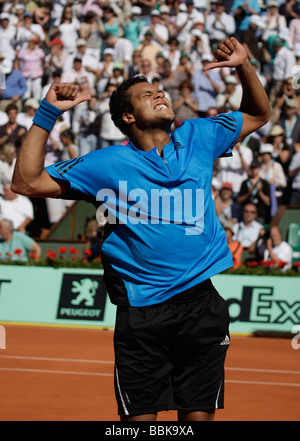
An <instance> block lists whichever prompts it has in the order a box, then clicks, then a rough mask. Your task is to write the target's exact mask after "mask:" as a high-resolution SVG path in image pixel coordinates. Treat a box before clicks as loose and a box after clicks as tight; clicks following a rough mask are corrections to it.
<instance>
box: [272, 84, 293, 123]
mask: <svg viewBox="0 0 300 441" xmlns="http://www.w3.org/2000/svg"><path fill="white" fill-rule="evenodd" d="M291 99H297V93H296V89H295V88H294V87H293V77H292V76H289V77H288V78H285V79H284V81H283V83H282V86H281V88H280V90H279V92H278V94H277V95H276V98H275V103H274V107H273V116H272V120H273V121H274V123H276V124H277V121H278V120H279V119H284V118H286V116H287V114H286V102H287V101H288V100H291Z"/></svg>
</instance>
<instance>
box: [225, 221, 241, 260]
mask: <svg viewBox="0 0 300 441" xmlns="http://www.w3.org/2000/svg"><path fill="white" fill-rule="evenodd" d="M223 227H224V230H225V232H226V240H227V245H228V248H229V249H230V251H231V255H232V260H233V268H234V269H237V268H239V267H240V266H241V262H242V255H243V251H244V249H243V247H242V245H241V244H240V242H239V241H237V240H233V235H234V231H233V224H232V223H231V222H228V221H227V222H225V223H224V224H223Z"/></svg>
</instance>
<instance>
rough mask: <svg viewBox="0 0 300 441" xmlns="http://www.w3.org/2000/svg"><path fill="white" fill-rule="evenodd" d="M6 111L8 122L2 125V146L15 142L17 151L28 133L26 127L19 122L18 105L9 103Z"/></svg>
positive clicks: (0, 144) (0, 136) (0, 134)
mask: <svg viewBox="0 0 300 441" xmlns="http://www.w3.org/2000/svg"><path fill="white" fill-rule="evenodd" d="M5 112H6V114H7V116H8V122H7V123H6V124H4V125H3V126H0V148H1V146H2V145H3V144H6V143H10V144H14V145H15V147H16V149H17V152H18V151H19V148H20V147H21V144H22V142H23V139H24V137H25V134H26V128H25V127H23V126H21V125H20V124H18V123H17V116H18V107H17V105H16V104H14V103H12V104H9V105H8V106H7V107H6V109H5Z"/></svg>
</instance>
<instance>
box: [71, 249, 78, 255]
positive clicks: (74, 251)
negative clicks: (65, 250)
mask: <svg viewBox="0 0 300 441" xmlns="http://www.w3.org/2000/svg"><path fill="white" fill-rule="evenodd" d="M70 253H71V254H78V253H79V251H78V250H77V249H76V248H75V247H71V248H70Z"/></svg>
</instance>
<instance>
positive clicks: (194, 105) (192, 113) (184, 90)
mask: <svg viewBox="0 0 300 441" xmlns="http://www.w3.org/2000/svg"><path fill="white" fill-rule="evenodd" d="M178 89H179V96H178V98H177V99H176V100H174V101H173V109H174V112H175V116H176V118H175V125H176V127H179V126H180V125H181V123H182V122H183V121H185V120H187V119H196V118H198V100H197V98H196V97H195V96H194V95H193V91H194V86H193V84H192V83H191V81H189V80H183V81H181V83H180V84H179V86H178Z"/></svg>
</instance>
